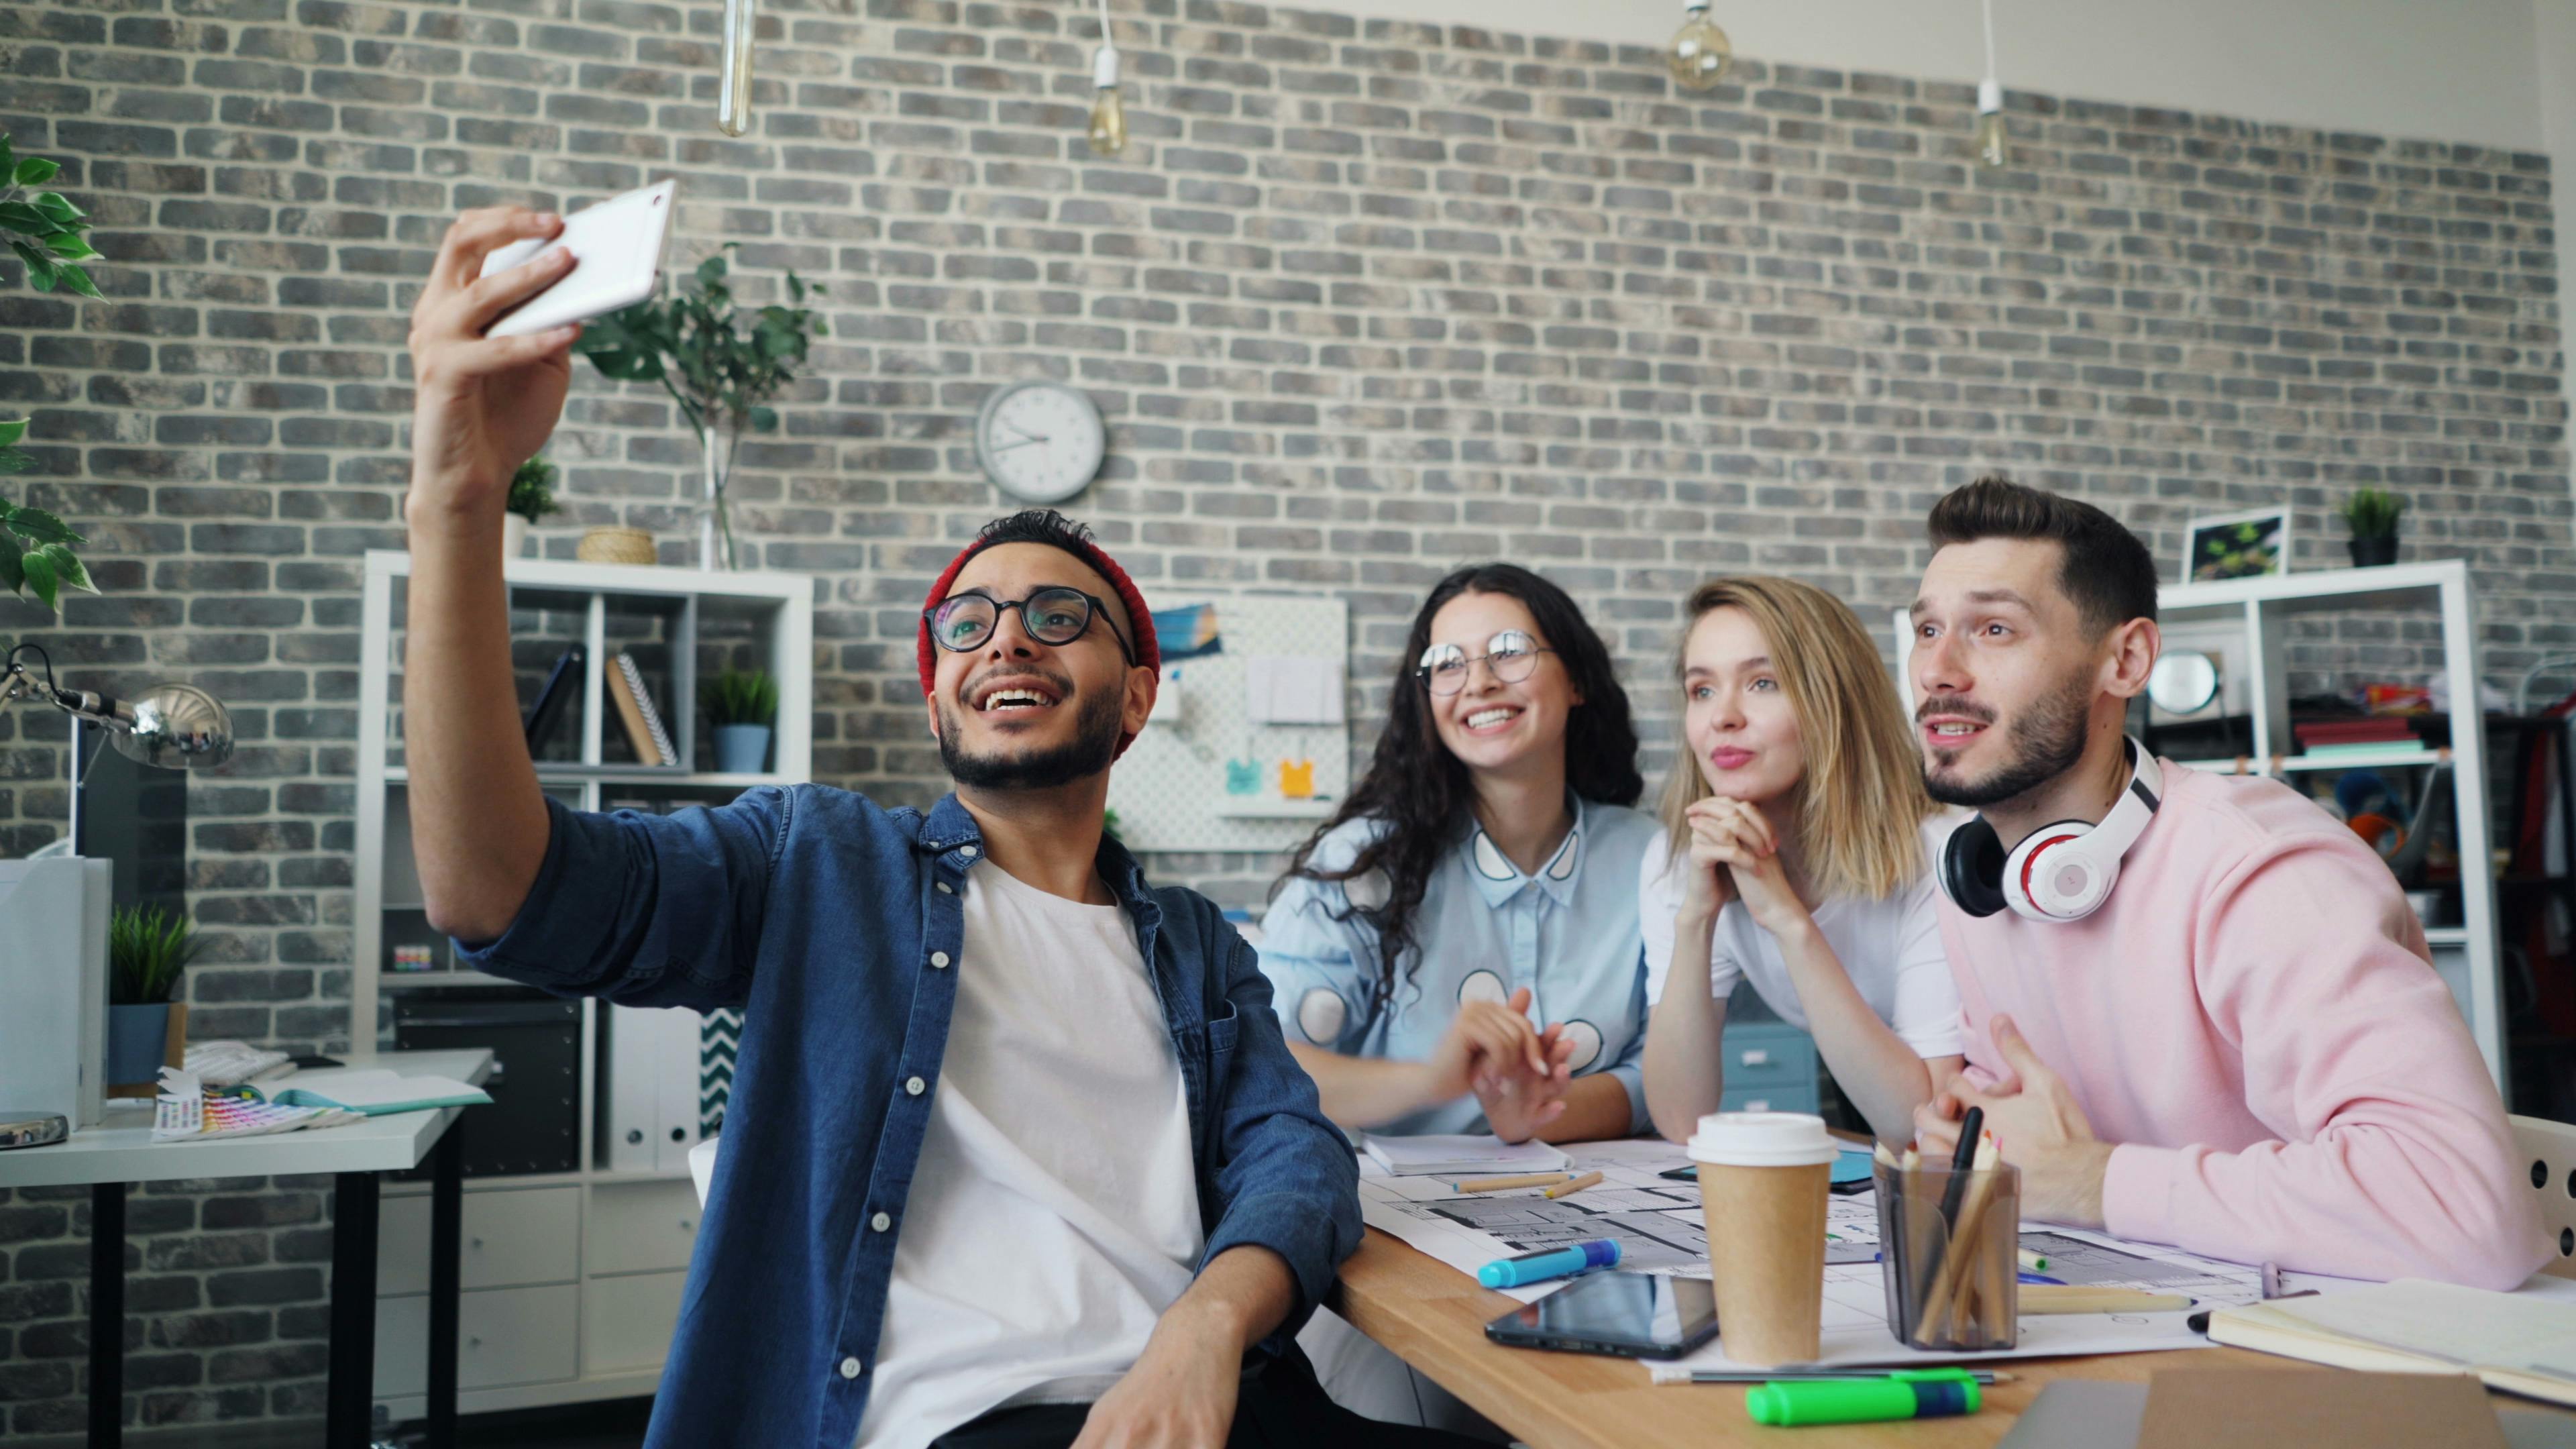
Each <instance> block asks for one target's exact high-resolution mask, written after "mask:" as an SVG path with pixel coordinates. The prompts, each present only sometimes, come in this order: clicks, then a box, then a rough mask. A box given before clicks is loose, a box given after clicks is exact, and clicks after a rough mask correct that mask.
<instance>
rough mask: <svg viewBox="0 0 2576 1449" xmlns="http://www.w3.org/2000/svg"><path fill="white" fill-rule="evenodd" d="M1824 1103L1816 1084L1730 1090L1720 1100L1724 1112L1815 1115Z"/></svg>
mask: <svg viewBox="0 0 2576 1449" xmlns="http://www.w3.org/2000/svg"><path fill="white" fill-rule="evenodd" d="M1820 1100H1821V1098H1820V1097H1819V1096H1818V1094H1817V1092H1816V1084H1815V1083H1814V1082H1808V1083H1806V1084H1804V1085H1803V1086H1801V1085H1794V1084H1788V1083H1783V1084H1782V1085H1780V1086H1777V1087H1729V1088H1727V1089H1726V1093H1725V1095H1723V1096H1722V1097H1720V1098H1719V1099H1718V1103H1717V1106H1718V1110H1719V1111H1721V1112H1813V1111H1816V1110H1817V1104H1818V1102H1819V1101H1820Z"/></svg>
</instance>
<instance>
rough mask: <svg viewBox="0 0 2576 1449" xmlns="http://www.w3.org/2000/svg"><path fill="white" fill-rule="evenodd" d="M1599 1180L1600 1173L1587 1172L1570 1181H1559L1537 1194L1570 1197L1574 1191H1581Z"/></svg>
mask: <svg viewBox="0 0 2576 1449" xmlns="http://www.w3.org/2000/svg"><path fill="white" fill-rule="evenodd" d="M1600 1180H1601V1174H1600V1173H1597V1172H1587V1173H1585V1174H1583V1175H1582V1176H1581V1177H1578V1178H1576V1179H1574V1180H1573V1181H1572V1182H1560V1183H1558V1184H1557V1185H1556V1186H1554V1187H1551V1188H1549V1189H1548V1190H1547V1191H1545V1192H1543V1193H1540V1194H1539V1196H1541V1197H1571V1196H1572V1195H1574V1194H1575V1193H1578V1192H1581V1191H1583V1190H1584V1189H1585V1188H1587V1187H1590V1186H1591V1185H1592V1184H1594V1183H1596V1182H1599V1181H1600Z"/></svg>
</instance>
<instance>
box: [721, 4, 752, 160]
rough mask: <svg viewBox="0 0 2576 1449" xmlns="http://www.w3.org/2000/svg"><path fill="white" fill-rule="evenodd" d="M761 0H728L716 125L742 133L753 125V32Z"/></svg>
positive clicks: (734, 133)
mask: <svg viewBox="0 0 2576 1449" xmlns="http://www.w3.org/2000/svg"><path fill="white" fill-rule="evenodd" d="M759 17H760V4H759V0H725V7H724V56H723V59H722V60H721V61H720V62H719V64H718V70H717V73H716V129H717V130H719V131H722V132H724V133H725V134H726V135H728V136H739V135H741V134H742V133H743V132H745V131H748V130H750V129H751V36H752V30H753V27H754V26H755V25H757V24H758V22H759Z"/></svg>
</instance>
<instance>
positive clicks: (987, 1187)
mask: <svg viewBox="0 0 2576 1449" xmlns="http://www.w3.org/2000/svg"><path fill="white" fill-rule="evenodd" d="M963 905H964V910H965V927H966V930H965V937H964V943H963V945H962V947H961V948H960V953H959V960H958V961H957V963H956V964H955V966H954V967H953V968H952V969H954V970H955V971H956V972H957V1006H956V1011H955V1014H954V1015H953V1016H952V1017H951V1018H950V1021H949V1025H948V1050H947V1056H946V1059H945V1061H944V1062H943V1063H942V1065H941V1067H940V1071H939V1085H938V1087H937V1089H936V1096H935V1097H934V1098H933V1101H932V1106H931V1113H930V1126H929V1130H928V1133H927V1134H926V1135H925V1137H924V1139H923V1141H922V1145H921V1159H920V1162H919V1164H918V1165H917V1166H916V1167H915V1168H914V1170H913V1179H912V1191H911V1194H910V1196H909V1197H908V1198H907V1200H906V1202H905V1206H904V1212H903V1223H902V1235H901V1237H900V1238H899V1239H897V1241H896V1244H895V1254H894V1277H893V1281H892V1282H891V1283H890V1284H889V1285H888V1287H887V1289H886V1309H885V1333H884V1336H883V1338H882V1339H881V1340H880V1341H879V1346H878V1350H877V1354H878V1362H877V1364H876V1365H875V1366H874V1368H873V1369H872V1370H871V1372H873V1373H874V1374H875V1375H876V1387H875V1389H874V1390H873V1391H872V1392H871V1393H870V1395H869V1397H868V1407H867V1412H866V1413H865V1414H864V1415H863V1416H862V1417H861V1418H860V1421H859V1437H858V1442H859V1444H860V1445H861V1446H863V1449H921V1446H923V1445H927V1444H928V1443H930V1441H931V1440H933V1439H936V1438H938V1437H939V1436H940V1435H942V1434H945V1433H947V1432H948V1431H949V1430H951V1429H954V1428H956V1427H957V1426H959V1425H960V1424H964V1423H966V1422H968V1421H969V1420H971V1419H974V1418H976V1417H978V1416H979V1415H982V1414H984V1413H985V1412H987V1411H989V1410H991V1409H994V1408H998V1407H1000V1406H1002V1405H1004V1404H1006V1403H1012V1402H1019V1403H1043V1402H1065V1403H1083V1402H1088V1401H1090V1400H1093V1399H1097V1398H1099V1397H1100V1395H1101V1394H1103V1393H1105V1392H1107V1391H1108V1389H1109V1388H1110V1386H1111V1385H1113V1384H1115V1383H1116V1382H1117V1381H1118V1379H1119V1377H1120V1376H1121V1375H1123V1374H1125V1373H1126V1371H1127V1370H1128V1369H1129V1368H1130V1367H1131V1366H1133V1365H1134V1364H1135V1362H1136V1358H1137V1356H1138V1355H1139V1354H1140V1353H1142V1352H1143V1351H1144V1348H1145V1339H1146V1337H1147V1336H1148V1335H1149V1334H1151V1333H1152V1332H1153V1330H1154V1323H1155V1320H1156V1319H1158V1318H1160V1317H1161V1316H1162V1313H1163V1310H1164V1309H1166V1308H1169V1307H1170V1306H1171V1305H1172V1302H1173V1300H1175V1299H1177V1298H1179V1297H1180V1296H1181V1293H1182V1291H1183V1290H1185V1289H1187V1288H1188V1287H1189V1286H1190V1279H1191V1275H1192V1273H1193V1272H1194V1271H1195V1270H1196V1268H1197V1266H1198V1259H1199V1253H1200V1251H1201V1250H1202V1249H1203V1248H1205V1246H1206V1236H1205V1234H1204V1232H1203V1231H1202V1229H1201V1227H1200V1222H1199V1198H1198V1183H1197V1178H1196V1176H1195V1175H1194V1170H1193V1168H1192V1164H1191V1157H1190V1129H1189V1110H1188V1105H1187V1103H1186V1102H1185V1101H1184V1099H1183V1098H1182V1096H1181V1068H1180V1061H1179V1058H1178V1057H1177V1056H1175V1055H1174V1053H1173V1051H1172V1045H1171V1041H1170V1038H1169V1036H1168V1034H1167V1031H1166V1028H1165V1025H1164V1021H1163V1010H1162V1006H1161V1005H1160V1003H1159V1002H1158V1001H1157V999H1156V997H1155V994H1154V984H1153V981H1152V980H1151V978H1150V977H1149V976H1148V975H1147V973H1146V970H1145V958H1144V955H1143V953H1142V952H1141V951H1139V949H1138V948H1137V944H1136V932H1135V928H1134V927H1133V926H1132V925H1131V924H1130V923H1129V922H1128V920H1127V916H1126V913H1125V912H1124V911H1122V910H1121V909H1120V908H1118V907H1116V906H1090V905H1084V904H1082V903H1081V902H1079V901H1069V900H1065V899H1063V898H1062V897H1060V896H1052V895H1049V894H1047V893H1046V892H1044V891H1041V890H1039V889H1037V888H1036V887H1034V886H1031V885H1027V884H1024V883H1023V882H1020V881H1017V880H1014V879H1012V878H1011V877H1010V876H1009V875H1008V874H1007V873H1005V872H1004V871H1003V870H1002V869H1001V868H1000V867H998V866H995V865H993V864H991V863H990V862H986V863H984V864H983V865H982V866H980V867H978V868H977V869H975V870H974V871H972V872H971V873H970V874H969V875H968V877H967V884H966V893H965V897H964V901H963ZM870 1226H871V1227H873V1226H874V1224H873V1222H872V1223H871V1224H870ZM882 1230H883V1229H879V1231H882Z"/></svg>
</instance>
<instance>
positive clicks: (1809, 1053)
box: [1720, 1026, 1816, 1093]
mask: <svg viewBox="0 0 2576 1449" xmlns="http://www.w3.org/2000/svg"><path fill="white" fill-rule="evenodd" d="M1720 1050H1721V1051H1723V1052H1724V1053H1725V1054H1726V1062H1725V1069H1726V1081H1725V1088H1726V1090H1727V1091H1728V1092H1729V1093H1732V1092H1734V1091H1735V1090H1736V1089H1737V1088H1739V1087H1766V1088H1768V1087H1789V1088H1795V1087H1800V1086H1804V1087H1807V1088H1808V1089H1809V1090H1810V1092H1811V1093H1812V1090H1813V1088H1814V1085H1815V1080H1816V1044H1815V1042H1814V1040H1813V1039H1811V1038H1810V1037H1808V1035H1807V1034H1806V1033H1805V1032H1802V1031H1799V1030H1797V1029H1795V1028H1793V1027H1782V1026H1773V1027H1749V1028H1730V1029H1729V1030H1728V1031H1727V1033H1726V1038H1725V1044H1724V1045H1723V1046H1722V1047H1721V1048H1720Z"/></svg>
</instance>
